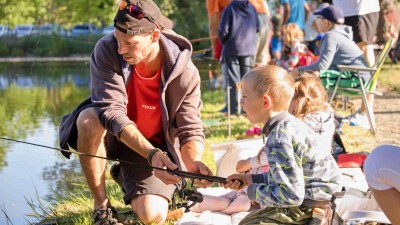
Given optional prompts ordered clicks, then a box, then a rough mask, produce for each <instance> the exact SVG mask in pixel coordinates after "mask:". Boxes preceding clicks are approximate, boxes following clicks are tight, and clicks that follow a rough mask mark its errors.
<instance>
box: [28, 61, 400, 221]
mask: <svg viewBox="0 0 400 225" xmlns="http://www.w3.org/2000/svg"><path fill="white" fill-rule="evenodd" d="M399 69H400V65H385V66H384V68H383V69H382V72H381V75H380V78H379V81H380V86H385V87H386V88H387V89H390V90H395V91H398V92H400V71H399ZM202 89H203V90H202V99H203V103H204V107H203V110H202V119H203V121H204V131H205V134H206V140H205V152H204V155H203V161H204V162H205V163H206V164H207V165H208V166H209V167H210V168H211V169H212V170H213V171H214V172H215V165H214V160H213V155H212V152H211V151H210V150H209V149H210V146H211V145H212V144H214V143H221V142H224V141H228V140H233V139H236V138H238V137H241V136H242V135H243V134H244V132H245V130H247V129H248V128H249V127H250V126H251V125H250V124H249V122H248V121H247V119H246V118H233V119H232V120H231V122H232V136H231V137H230V138H229V137H228V120H227V118H226V117H224V116H223V115H222V114H221V113H219V112H218V110H219V109H221V108H222V107H223V102H224V101H223V96H224V93H223V91H222V90H209V89H207V88H202ZM345 113H348V112H345ZM342 139H343V140H344V142H345V146H346V147H347V148H348V149H350V151H352V152H358V151H365V150H366V149H372V147H374V146H373V141H370V140H373V139H374V137H373V136H372V135H371V134H370V133H369V131H366V130H362V129H360V128H357V127H350V126H348V125H344V126H343V135H342ZM76 187H77V188H76V189H74V191H73V192H71V193H70V194H69V196H67V197H66V198H61V197H57V198H56V199H53V200H51V202H50V203H51V204H50V207H49V208H43V207H42V206H41V205H40V204H39V205H38V204H36V205H35V204H34V203H33V202H30V203H29V204H30V205H31V207H32V209H33V212H34V213H32V215H31V216H33V217H36V218H37V219H40V220H43V221H57V222H58V224H79V225H85V224H90V218H91V212H92V199H91V197H90V194H89V192H88V189H87V187H86V185H77V186H76ZM107 190H108V196H109V198H110V200H111V202H112V203H113V205H114V206H115V207H116V208H117V209H118V210H119V211H120V212H122V211H129V208H127V207H126V206H125V205H124V204H123V202H122V192H121V190H120V188H119V187H118V185H117V184H115V183H114V182H113V181H110V180H108V181H107ZM39 202H40V201H39ZM167 224H173V221H169V222H168V223H167Z"/></svg>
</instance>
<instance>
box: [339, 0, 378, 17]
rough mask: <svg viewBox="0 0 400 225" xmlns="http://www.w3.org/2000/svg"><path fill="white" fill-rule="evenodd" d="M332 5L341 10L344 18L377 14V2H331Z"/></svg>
mask: <svg viewBox="0 0 400 225" xmlns="http://www.w3.org/2000/svg"><path fill="white" fill-rule="evenodd" d="M333 5H335V6H338V7H340V8H341V9H342V10H343V13H344V16H345V17H348V16H356V15H359V16H361V15H365V14H368V13H373V12H379V11H380V9H381V8H380V6H379V0H333Z"/></svg>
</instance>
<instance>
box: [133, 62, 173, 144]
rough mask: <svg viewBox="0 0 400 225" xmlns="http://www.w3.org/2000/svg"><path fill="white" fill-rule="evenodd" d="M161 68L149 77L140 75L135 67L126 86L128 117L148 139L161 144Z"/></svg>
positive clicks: (162, 139)
mask: <svg viewBox="0 0 400 225" xmlns="http://www.w3.org/2000/svg"><path fill="white" fill-rule="evenodd" d="M160 79H161V68H160V69H159V70H158V72H157V74H156V75H155V76H153V77H151V78H145V77H141V76H140V75H139V74H138V73H137V71H136V69H133V71H132V77H131V80H130V82H129V83H128V85H127V87H126V93H127V94H128V105H127V110H128V117H129V119H131V120H132V121H133V122H135V124H136V126H137V128H138V130H139V131H140V132H141V133H142V134H143V136H144V137H145V138H147V139H148V140H150V141H152V142H155V143H157V144H160V145H162V144H163V143H164V140H165V139H164V132H163V127H162V121H161V109H160V103H161V93H160Z"/></svg>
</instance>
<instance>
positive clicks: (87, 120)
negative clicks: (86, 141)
mask: <svg viewBox="0 0 400 225" xmlns="http://www.w3.org/2000/svg"><path fill="white" fill-rule="evenodd" d="M76 126H77V128H78V132H79V133H82V132H84V133H86V134H87V133H91V132H96V133H97V132H100V131H103V130H104V127H103V126H102V124H101V123H100V120H99V117H98V116H97V113H96V111H95V109H94V108H92V107H90V108H86V109H84V110H82V112H80V113H79V116H78V118H77V120H76Z"/></svg>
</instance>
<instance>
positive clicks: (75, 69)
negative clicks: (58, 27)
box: [0, 63, 90, 224]
mask: <svg viewBox="0 0 400 225" xmlns="http://www.w3.org/2000/svg"><path fill="white" fill-rule="evenodd" d="M89 83H90V82H89V67H88V65H87V64H86V63H29V64H25V63H18V64H0V121H2V123H0V136H7V137H9V138H13V139H19V140H25V141H28V142H33V143H39V144H42V145H47V146H50V147H57V146H58V144H57V143H58V137H57V130H58V124H59V123H60V120H61V116H62V115H64V114H65V113H67V112H69V111H71V109H73V108H74V107H75V106H76V105H77V104H78V103H79V102H80V101H81V100H82V99H84V98H85V97H87V96H88V95H89V88H88V87H89ZM77 175H80V168H79V165H78V163H77V162H76V161H74V160H65V159H64V158H63V157H62V156H60V154H58V153H57V154H56V153H55V152H54V151H52V150H49V149H43V148H38V147H32V146H27V145H24V144H15V143H12V142H9V141H4V140H0V183H1V184H2V185H1V186H0V206H1V207H3V208H4V209H5V211H6V212H7V216H9V217H10V219H11V221H12V223H13V224H26V223H27V220H31V218H27V217H26V216H24V215H25V214H27V213H31V210H30V208H29V206H28V204H27V203H26V202H27V200H31V199H32V200H34V199H36V197H35V196H36V194H38V195H39V196H40V197H51V195H52V191H51V190H55V191H56V192H57V194H62V193H63V192H67V190H68V188H70V187H71V185H72V184H73V183H74V182H79V181H80V180H79V179H80V178H79V176H77ZM25 198H26V199H25ZM0 224H7V221H6V220H5V216H4V215H3V214H2V213H0Z"/></svg>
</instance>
